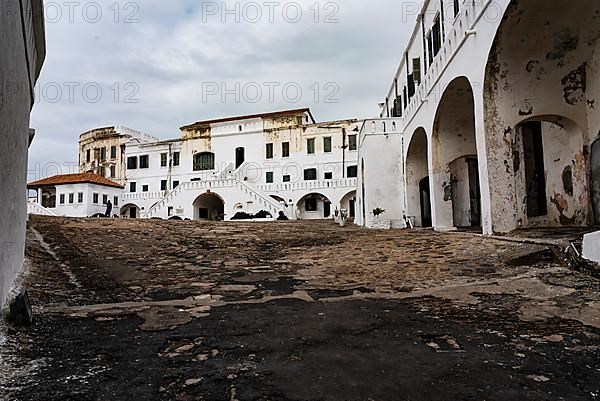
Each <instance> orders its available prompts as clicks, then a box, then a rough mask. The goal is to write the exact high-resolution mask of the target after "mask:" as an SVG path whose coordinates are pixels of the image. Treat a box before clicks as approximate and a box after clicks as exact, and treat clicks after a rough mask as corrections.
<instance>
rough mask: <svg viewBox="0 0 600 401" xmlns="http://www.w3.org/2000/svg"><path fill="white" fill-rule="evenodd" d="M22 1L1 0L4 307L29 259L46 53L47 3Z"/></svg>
mask: <svg viewBox="0 0 600 401" xmlns="http://www.w3.org/2000/svg"><path fill="white" fill-rule="evenodd" d="M22 5H23V9H21V6H20V2H19V1H17V0H0V10H2V14H1V15H0V32H1V37H2V40H0V54H1V55H2V56H1V57H0V187H1V188H2V191H0V205H2V207H1V208H0V306H1V305H3V304H4V302H5V300H6V296H7V293H8V291H9V289H10V286H11V285H12V282H13V279H14V277H15V275H16V274H17V272H18V271H19V270H20V269H21V267H22V263H23V252H24V249H25V224H26V218H27V214H26V213H27V201H26V181H27V149H28V146H29V112H30V109H31V106H32V104H33V102H32V89H33V84H35V80H36V79H37V77H38V74H39V71H40V68H41V64H42V62H43V59H44V55H45V49H44V46H43V30H44V28H43V15H42V2H41V1H36V0H32V1H31V2H29V1H24V2H22ZM22 18H23V20H24V21H25V26H23V25H22V23H21V19H22ZM24 34H25V36H24ZM28 62H29V63H28ZM28 64H29V66H28Z"/></svg>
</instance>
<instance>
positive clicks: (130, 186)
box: [129, 182, 137, 193]
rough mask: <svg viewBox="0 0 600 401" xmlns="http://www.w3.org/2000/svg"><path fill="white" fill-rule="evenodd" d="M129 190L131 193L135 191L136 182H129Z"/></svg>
mask: <svg viewBox="0 0 600 401" xmlns="http://www.w3.org/2000/svg"><path fill="white" fill-rule="evenodd" d="M129 192H131V193H133V192H137V183H136V182H130V183H129Z"/></svg>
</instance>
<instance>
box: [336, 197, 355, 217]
mask: <svg viewBox="0 0 600 401" xmlns="http://www.w3.org/2000/svg"><path fill="white" fill-rule="evenodd" d="M340 209H343V210H346V211H347V212H348V217H349V218H351V219H354V218H356V191H350V192H349V193H347V194H346V195H344V197H343V198H342V199H341V200H340Z"/></svg>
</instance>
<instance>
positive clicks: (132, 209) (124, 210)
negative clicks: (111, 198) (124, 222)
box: [120, 203, 142, 219]
mask: <svg viewBox="0 0 600 401" xmlns="http://www.w3.org/2000/svg"><path fill="white" fill-rule="evenodd" d="M120 210H121V218H123V219H139V218H141V217H142V208H141V207H139V206H138V205H136V204H135V203H128V204H126V205H123V206H121V208H120Z"/></svg>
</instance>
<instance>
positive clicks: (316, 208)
mask: <svg viewBox="0 0 600 401" xmlns="http://www.w3.org/2000/svg"><path fill="white" fill-rule="evenodd" d="M296 209H297V210H296V217H297V218H299V219H302V220H318V219H328V218H330V217H331V216H332V210H331V201H330V200H329V198H327V197H326V196H325V195H323V194H320V193H311V194H308V195H305V196H304V197H302V199H300V200H299V201H298V204H297V207H296Z"/></svg>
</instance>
